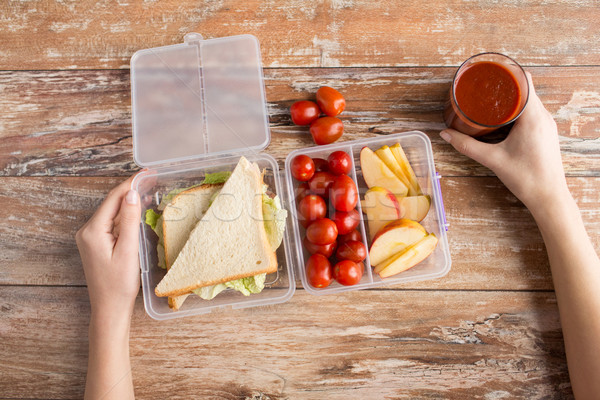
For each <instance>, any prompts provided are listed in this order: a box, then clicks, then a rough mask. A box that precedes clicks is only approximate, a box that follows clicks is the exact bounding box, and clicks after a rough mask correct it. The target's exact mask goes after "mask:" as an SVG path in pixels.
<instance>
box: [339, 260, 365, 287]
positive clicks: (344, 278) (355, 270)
mask: <svg viewBox="0 0 600 400" xmlns="http://www.w3.org/2000/svg"><path fill="white" fill-rule="evenodd" d="M362 269H363V268H361V266H360V265H358V264H357V263H355V262H354V261H350V260H343V261H340V262H338V263H337V264H335V267H333V277H334V278H335V280H336V281H338V282H339V283H340V284H342V285H344V286H352V285H356V284H357V283H358V282H360V279H361V278H362V275H363V273H362Z"/></svg>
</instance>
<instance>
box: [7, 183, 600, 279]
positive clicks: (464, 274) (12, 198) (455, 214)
mask: <svg viewBox="0 0 600 400" xmlns="http://www.w3.org/2000/svg"><path fill="white" fill-rule="evenodd" d="M119 180H120V178H47V177H46V178H24V177H23V178H0V200H1V203H2V204H3V207H1V208H0V248H2V252H0V284H8V285H84V284H85V280H84V276H83V272H82V270H81V264H80V260H79V255H78V252H77V248H76V246H75V243H74V239H73V237H74V235H75V232H76V231H77V229H78V228H79V227H80V226H81V225H83V224H84V223H85V221H86V220H87V219H88V218H89V217H90V216H91V215H92V213H93V212H94V210H95V209H96V207H97V205H98V204H100V202H101V201H102V199H103V197H104V196H105V195H106V193H107V192H108V191H109V189H110V188H112V187H113V186H115V185H116V184H117V182H118V181H119ZM568 182H569V185H570V187H571V190H572V191H573V194H574V196H575V198H576V200H577V202H578V203H579V206H580V208H581V210H582V212H583V218H584V221H585V223H586V226H587V229H588V232H589V234H590V236H591V237H592V240H593V241H594V244H595V246H596V249H598V250H600V211H599V210H600V198H599V197H598V187H599V186H600V178H569V180H568ZM442 191H443V196H444V201H445V207H446V213H447V216H448V221H449V222H450V224H451V226H450V231H449V232H448V237H449V242H450V243H449V244H450V250H451V254H452V259H453V264H452V270H451V271H450V273H449V274H448V275H447V276H446V277H444V278H442V279H438V280H434V281H426V282H422V283H409V284H406V285H403V286H400V287H401V288H437V289H486V290H540V289H541V290H552V281H551V278H550V272H549V269H548V261H547V257H546V252H545V248H544V245H543V242H542V238H541V236H540V234H539V232H538V231H537V228H536V226H535V223H534V221H533V219H532V217H531V216H530V214H529V212H528V211H527V210H526V209H525V208H524V206H523V205H522V204H521V203H520V202H518V201H517V200H516V199H515V198H514V197H513V196H512V195H511V194H510V193H509V192H508V190H507V189H506V188H505V187H504V186H503V185H502V184H501V183H500V182H499V181H498V180H497V179H496V178H444V179H442ZM299 285H300V284H299Z"/></svg>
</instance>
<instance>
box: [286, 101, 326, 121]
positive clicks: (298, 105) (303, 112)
mask: <svg viewBox="0 0 600 400" xmlns="http://www.w3.org/2000/svg"><path fill="white" fill-rule="evenodd" d="M290 114H291V115H292V122H293V123H294V124H296V125H309V124H310V123H311V122H313V121H314V120H315V119H317V118H319V114H321V110H320V109H319V106H318V105H317V104H316V103H315V102H313V101H308V100H302V101H297V102H295V103H294V104H292V106H291V107H290Z"/></svg>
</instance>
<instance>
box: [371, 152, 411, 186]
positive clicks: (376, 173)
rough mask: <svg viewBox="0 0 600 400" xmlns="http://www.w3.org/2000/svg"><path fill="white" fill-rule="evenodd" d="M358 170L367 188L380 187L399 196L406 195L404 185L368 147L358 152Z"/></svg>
mask: <svg viewBox="0 0 600 400" xmlns="http://www.w3.org/2000/svg"><path fill="white" fill-rule="evenodd" d="M360 168H361V170H362V174H363V178H364V179H365V182H366V183H367V186H368V187H370V188H372V187H374V186H381V187H384V188H386V189H388V190H389V191H390V192H392V193H393V194H396V195H399V196H406V194H407V193H408V188H407V187H406V185H405V184H404V183H402V181H401V180H400V179H398V177H397V176H396V175H395V174H394V173H393V172H392V170H391V169H389V168H388V166H387V165H385V163H384V162H383V161H382V160H381V158H379V157H377V154H375V153H374V152H373V150H371V149H370V148H368V147H363V148H362V150H361V151H360Z"/></svg>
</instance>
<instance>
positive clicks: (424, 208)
mask: <svg viewBox="0 0 600 400" xmlns="http://www.w3.org/2000/svg"><path fill="white" fill-rule="evenodd" d="M396 198H397V199H398V203H400V207H402V210H403V211H404V214H402V218H408V219H412V220H413V221H417V222H421V221H422V220H423V219H424V218H425V217H426V216H427V213H428V212H429V208H430V207H431V197H430V196H429V195H426V194H422V195H420V196H407V197H401V196H396Z"/></svg>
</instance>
